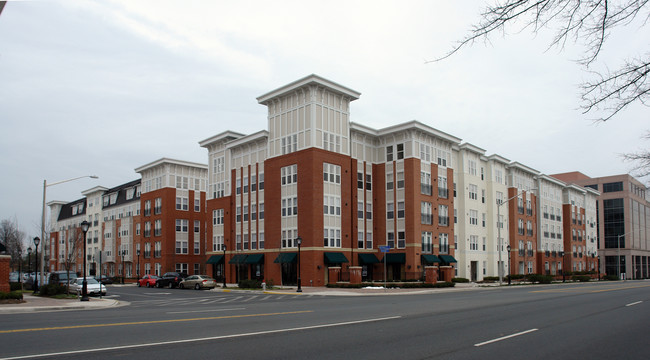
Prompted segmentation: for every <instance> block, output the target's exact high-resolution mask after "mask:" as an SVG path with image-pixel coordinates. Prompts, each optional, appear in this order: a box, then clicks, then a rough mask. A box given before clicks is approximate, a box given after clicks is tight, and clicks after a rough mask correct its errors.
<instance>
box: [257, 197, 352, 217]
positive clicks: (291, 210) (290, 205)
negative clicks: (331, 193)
mask: <svg viewBox="0 0 650 360" xmlns="http://www.w3.org/2000/svg"><path fill="white" fill-rule="evenodd" d="M339 204H340V199H339ZM260 206H261V205H260ZM339 211H340V205H339ZM297 215H298V198H297V197H290V198H284V199H282V216H283V217H288V216H297Z"/></svg>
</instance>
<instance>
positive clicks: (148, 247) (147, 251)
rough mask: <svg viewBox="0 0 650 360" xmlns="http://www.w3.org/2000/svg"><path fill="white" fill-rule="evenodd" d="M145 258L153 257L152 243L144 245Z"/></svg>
mask: <svg viewBox="0 0 650 360" xmlns="http://www.w3.org/2000/svg"><path fill="white" fill-rule="evenodd" d="M144 257H146V258H148V257H151V243H148V242H146V243H144Z"/></svg>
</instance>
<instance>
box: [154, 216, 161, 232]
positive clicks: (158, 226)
mask: <svg viewBox="0 0 650 360" xmlns="http://www.w3.org/2000/svg"><path fill="white" fill-rule="evenodd" d="M153 235H154V236H160V235H162V220H160V219H158V220H156V221H155V222H154V230H153Z"/></svg>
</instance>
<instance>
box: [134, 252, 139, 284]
mask: <svg viewBox="0 0 650 360" xmlns="http://www.w3.org/2000/svg"><path fill="white" fill-rule="evenodd" d="M135 253H136V254H137V255H138V268H137V269H136V270H135V272H136V274H137V276H138V279H140V249H138V250H136V251H135Z"/></svg>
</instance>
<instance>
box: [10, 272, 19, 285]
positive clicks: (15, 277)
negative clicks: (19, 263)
mask: <svg viewBox="0 0 650 360" xmlns="http://www.w3.org/2000/svg"><path fill="white" fill-rule="evenodd" d="M18 278H19V275H18V272H17V271H12V272H10V273H9V282H19V279H18Z"/></svg>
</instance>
